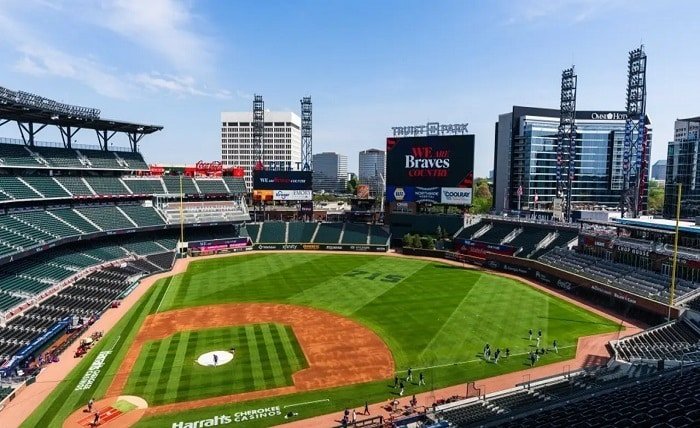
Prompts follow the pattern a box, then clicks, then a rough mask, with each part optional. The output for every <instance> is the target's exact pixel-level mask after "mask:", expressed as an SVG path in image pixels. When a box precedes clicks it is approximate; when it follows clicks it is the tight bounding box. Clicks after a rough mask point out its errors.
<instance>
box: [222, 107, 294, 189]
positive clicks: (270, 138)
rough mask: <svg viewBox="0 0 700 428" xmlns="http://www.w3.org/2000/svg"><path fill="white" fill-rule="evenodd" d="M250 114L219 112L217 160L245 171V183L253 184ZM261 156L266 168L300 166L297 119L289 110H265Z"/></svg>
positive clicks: (253, 156) (251, 115) (248, 185)
mask: <svg viewBox="0 0 700 428" xmlns="http://www.w3.org/2000/svg"><path fill="white" fill-rule="evenodd" d="M253 151H254V150H253V113H252V112H249V111H247V112H222V113H221V162H222V163H223V164H224V165H225V166H239V167H243V169H244V170H245V183H246V187H247V189H248V190H249V191H250V190H251V189H252V186H253V178H252V177H253V176H252V171H253V167H254V166H255V161H256V159H255V154H254V153H253ZM263 159H264V163H265V167H266V168H270V169H279V170H298V169H300V165H301V118H299V116H297V115H296V114H295V113H292V112H275V111H273V112H269V111H268V112H265V131H264V140H263Z"/></svg>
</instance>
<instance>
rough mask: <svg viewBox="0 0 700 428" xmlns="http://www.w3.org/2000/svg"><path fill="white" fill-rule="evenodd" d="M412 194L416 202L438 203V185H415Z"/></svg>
mask: <svg viewBox="0 0 700 428" xmlns="http://www.w3.org/2000/svg"><path fill="white" fill-rule="evenodd" d="M414 194H415V198H416V202H418V203H421V204H424V203H434V204H439V203H440V188H439V187H416V189H415V191H414Z"/></svg>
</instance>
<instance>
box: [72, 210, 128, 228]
mask: <svg viewBox="0 0 700 428" xmlns="http://www.w3.org/2000/svg"><path fill="white" fill-rule="evenodd" d="M76 211H78V212H79V213H80V214H82V215H84V216H85V217H87V218H88V219H90V221H92V222H93V223H95V224H96V225H98V226H99V227H100V228H102V230H118V229H131V228H134V227H135V226H134V224H133V223H132V222H130V221H129V219H128V218H126V217H125V216H124V214H122V213H121V211H119V210H118V209H117V207H116V206H114V205H101V206H94V207H81V208H76Z"/></svg>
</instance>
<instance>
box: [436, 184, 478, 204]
mask: <svg viewBox="0 0 700 428" xmlns="http://www.w3.org/2000/svg"><path fill="white" fill-rule="evenodd" d="M440 203H441V204H451V205H471V203H472V189H470V188H468V187H443V188H442V189H440Z"/></svg>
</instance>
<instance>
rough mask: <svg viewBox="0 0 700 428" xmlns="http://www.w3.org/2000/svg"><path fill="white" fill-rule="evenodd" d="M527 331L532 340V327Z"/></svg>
mask: <svg viewBox="0 0 700 428" xmlns="http://www.w3.org/2000/svg"><path fill="white" fill-rule="evenodd" d="M528 333H529V334H530V340H532V329H530V331H528Z"/></svg>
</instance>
